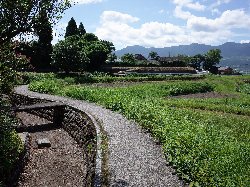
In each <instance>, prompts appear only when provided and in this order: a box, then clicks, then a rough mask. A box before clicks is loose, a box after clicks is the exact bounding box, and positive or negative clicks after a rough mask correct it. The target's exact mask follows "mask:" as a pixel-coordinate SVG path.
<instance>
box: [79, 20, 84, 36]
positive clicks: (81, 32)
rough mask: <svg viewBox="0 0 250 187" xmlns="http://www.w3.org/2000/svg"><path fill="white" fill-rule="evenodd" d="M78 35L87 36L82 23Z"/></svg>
mask: <svg viewBox="0 0 250 187" xmlns="http://www.w3.org/2000/svg"><path fill="white" fill-rule="evenodd" d="M78 34H79V36H83V35H84V34H86V30H85V28H84V26H83V24H82V22H81V23H80V25H79V27H78Z"/></svg>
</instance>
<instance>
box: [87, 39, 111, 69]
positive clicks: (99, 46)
mask: <svg viewBox="0 0 250 187" xmlns="http://www.w3.org/2000/svg"><path fill="white" fill-rule="evenodd" d="M85 50H86V53H87V56H88V58H89V59H90V64H89V68H88V69H89V70H90V71H96V70H98V69H99V68H100V67H101V66H102V65H103V64H104V63H105V61H106V60H107V58H108V54H109V50H108V48H107V46H106V45H105V44H104V43H103V42H101V41H94V42H90V43H88V45H87V46H86V48H85Z"/></svg>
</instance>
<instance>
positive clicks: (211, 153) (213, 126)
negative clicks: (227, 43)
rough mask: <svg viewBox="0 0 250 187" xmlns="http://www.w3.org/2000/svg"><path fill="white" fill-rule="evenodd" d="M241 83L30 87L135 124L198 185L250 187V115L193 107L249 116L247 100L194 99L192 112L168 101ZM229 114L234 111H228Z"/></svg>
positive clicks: (40, 84) (230, 89) (52, 83)
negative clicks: (121, 116) (94, 104)
mask: <svg viewBox="0 0 250 187" xmlns="http://www.w3.org/2000/svg"><path fill="white" fill-rule="evenodd" d="M244 78H245V77H244ZM241 79H242V78H241V77H220V78H219V77H209V78H208V79H207V80H206V81H208V82H209V84H206V83H203V82H201V83H200V82H198V81H196V82H187V81H186V82H180V81H177V82H171V83H168V82H165V83H158V84H143V85H137V86H131V87H126V88H93V87H81V86H71V85H68V86H65V85H64V83H63V82H62V81H56V80H47V81H40V82H34V83H32V84H31V85H30V88H32V89H33V90H36V91H41V92H49V93H54V94H60V95H64V96H69V97H73V98H77V99H84V100H89V101H92V102H97V103H99V104H101V105H104V106H106V107H107V108H110V109H112V110H115V111H119V112H121V113H123V114H124V115H125V116H127V117H128V118H130V119H134V120H136V121H137V122H138V123H139V124H141V125H142V126H143V127H144V128H147V129H148V130H149V131H151V132H152V134H153V135H154V136H156V137H157V138H158V139H159V140H160V141H161V143H162V144H163V147H164V151H165V153H166V156H167V159H168V160H169V161H170V162H171V163H172V165H173V166H175V167H176V170H177V173H178V174H179V175H180V176H181V177H182V178H185V179H187V180H188V181H192V182H196V183H195V184H196V185H198V184H199V185H201V186H249V185H250V182H249V181H248V176H250V169H249V165H248V163H250V122H249V117H248V116H246V117H242V116H236V115H231V114H226V113H213V112H210V111H197V110H194V109H193V108H196V107H193V106H196V105H197V104H196V103H199V105H203V106H205V107H204V109H209V107H211V106H218V108H219V109H218V111H224V110H223V109H224V108H225V106H227V104H230V105H233V106H234V107H235V108H236V111H237V112H239V111H240V112H242V113H243V114H246V115H249V113H248V112H249V100H248V99H249V96H248V95H246V94H239V93H237V94H239V97H238V99H237V100H229V101H227V103H225V101H224V100H223V99H217V100H216V99H211V100H206V101H203V100H199V101H198V102H197V101H193V100H192V99H190V100H189V101H188V102H190V103H191V104H190V105H191V106H188V107H189V109H183V108H179V107H177V108H176V107H175V108H173V107H172V106H173V103H174V104H175V102H180V103H181V105H184V106H185V105H187V101H184V100H183V101H182V100H180V101H174V100H173V103H172V101H171V100H168V101H167V102H166V99H165V97H166V96H168V95H169V94H173V95H176V94H181V93H189V92H199V91H206V90H210V89H211V86H210V85H211V84H212V85H214V86H215V87H214V89H215V90H216V91H220V92H226V93H228V92H230V93H235V90H236V87H237V85H238V82H241ZM62 85H64V86H62ZM62 87H63V89H62ZM242 106H245V107H243V108H242ZM231 108H233V107H231ZM245 108H246V110H245ZM227 111H229V112H230V107H229V108H228V110H227ZM237 112H236V113H237ZM233 113H235V112H233Z"/></svg>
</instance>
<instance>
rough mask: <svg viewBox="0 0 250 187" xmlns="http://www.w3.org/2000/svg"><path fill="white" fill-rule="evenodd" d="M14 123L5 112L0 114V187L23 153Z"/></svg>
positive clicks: (0, 104)
mask: <svg viewBox="0 0 250 187" xmlns="http://www.w3.org/2000/svg"><path fill="white" fill-rule="evenodd" d="M0 106H2V103H1V102H0ZM14 123H15V121H14V120H13V119H11V118H10V117H9V116H7V115H6V112H4V113H3V111H1V112H0V176H1V179H0V186H1V182H2V184H4V183H6V180H7V179H8V177H9V176H10V174H11V171H12V169H13V167H14V166H15V164H16V161H17V160H18V158H19V154H20V153H21V152H22V151H23V145H22V142H21V140H20V138H19V136H18V135H17V133H16V132H15V131H14V129H13V127H12V124H14Z"/></svg>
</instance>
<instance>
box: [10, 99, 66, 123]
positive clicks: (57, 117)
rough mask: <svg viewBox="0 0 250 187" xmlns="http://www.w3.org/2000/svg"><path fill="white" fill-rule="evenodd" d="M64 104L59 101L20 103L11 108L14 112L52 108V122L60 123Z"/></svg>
mask: <svg viewBox="0 0 250 187" xmlns="http://www.w3.org/2000/svg"><path fill="white" fill-rule="evenodd" d="M65 107H66V105H65V104H63V103H59V102H48V103H37V104H33V105H22V106H18V107H14V108H12V110H13V111H14V112H29V111H32V110H40V109H54V113H53V123H54V124H58V125H59V124H62V122H63V118H64V112H65Z"/></svg>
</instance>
